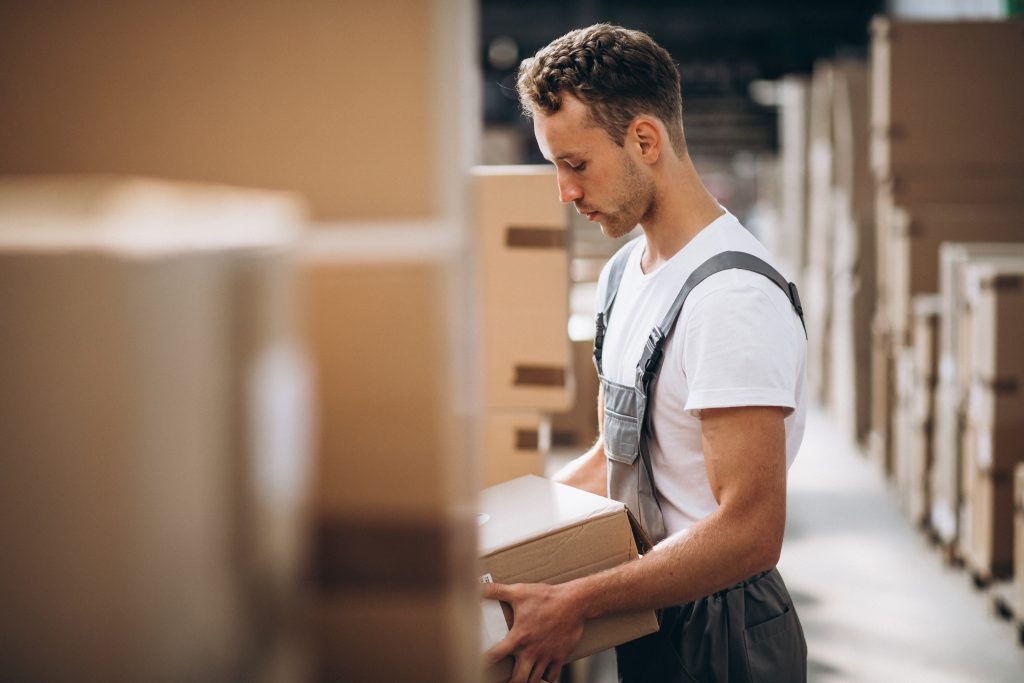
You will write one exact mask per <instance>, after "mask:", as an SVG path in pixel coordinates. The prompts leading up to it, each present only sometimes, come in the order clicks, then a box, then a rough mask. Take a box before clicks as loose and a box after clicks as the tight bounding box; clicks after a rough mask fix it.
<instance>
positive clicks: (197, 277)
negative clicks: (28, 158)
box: [0, 177, 309, 680]
mask: <svg viewBox="0 0 1024 683" xmlns="http://www.w3.org/2000/svg"><path fill="white" fill-rule="evenodd" d="M301 215H302V214H301V206H300V205H299V204H298V203H296V202H295V201H294V199H293V198H290V197H287V196H283V195H275V194H264V193H254V192H251V191H245V190H237V189H232V188H222V187H203V186H198V185H194V184H171V183H164V182H157V181H153V180H147V179H119V178H111V177H104V178H5V179H3V180H2V181H0V263H2V266H0V310H3V311H4V320H5V330H6V332H5V334H4V335H2V338H0V374H2V376H3V377H4V381H3V383H2V385H0V405H2V406H3V411H4V414H5V415H7V416H8V418H9V420H8V421H5V423H4V427H3V428H2V430H0V431H2V432H3V438H4V441H5V444H6V448H7V449H8V450H9V452H11V453H12V454H17V457H15V458H12V459H9V462H8V463H7V465H6V466H5V470H4V476H3V477H2V478H0V511H2V517H0V520H2V521H0V543H2V544H3V546H4V547H5V548H8V549H9V550H11V552H10V553H8V557H7V559H6V560H5V562H4V563H3V565H2V566H0V599H2V602H3V603H4V604H5V605H6V606H7V609H6V610H4V612H3V614H2V615H0V634H2V635H0V637H2V639H3V641H4V643H5V644H6V646H5V648H4V655H3V656H2V657H0V678H14V679H20V678H25V677H38V676H43V677H44V678H74V677H80V676H81V672H82V671H89V672H90V675H92V676H93V677H96V678H104V679H125V680H128V679H131V680H144V679H147V680H149V679H161V678H164V679H166V678H183V679H184V678H188V679H192V680H218V679H224V678H232V677H236V676H237V675H238V672H239V671H241V670H242V668H243V667H245V668H246V670H250V671H252V670H254V669H253V668H252V666H253V662H254V661H255V659H256V657H255V654H254V652H253V651H252V649H251V648H252V646H253V644H254V643H255V642H256V640H257V639H258V638H270V639H272V638H273V631H274V630H275V628H276V626H277V623H278V622H277V616H279V613H278V612H276V610H279V609H281V608H282V606H288V605H290V601H291V600H292V598H293V594H292V591H293V590H294V585H293V584H294V581H295V580H296V578H297V577H296V570H297V565H298V560H299V557H300V555H301V550H302V546H303V543H302V541H303V539H304V535H303V534H302V532H301V528H302V523H303V521H304V518H303V514H304V512H305V493H306V489H305V482H306V477H305V475H306V466H307V465H308V459H307V458H308V451H307V448H306V446H307V444H308V440H309V434H308V425H307V423H306V422H305V418H306V415H307V413H308V397H307V396H306V394H305V391H306V388H307V385H308V377H307V376H306V375H305V374H304V372H303V364H302V358H301V352H300V350H299V349H298V347H297V342H296V338H295V332H294V324H293V320H292V318H291V313H292V308H291V301H292V300H291V296H290V293H289V287H290V283H289V280H290V256H291V250H290V240H291V238H292V237H294V235H295V234H296V232H297V230H298V221H299V220H300V218H301ZM282 444H283V445H282ZM168 539H173V543H168ZM268 642H269V641H268Z"/></svg>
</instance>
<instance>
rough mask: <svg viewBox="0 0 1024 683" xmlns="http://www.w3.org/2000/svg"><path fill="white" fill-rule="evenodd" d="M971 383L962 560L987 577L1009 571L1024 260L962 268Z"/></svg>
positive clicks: (1023, 421)
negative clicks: (968, 328) (967, 310)
mask: <svg viewBox="0 0 1024 683" xmlns="http://www.w3.org/2000/svg"><path fill="white" fill-rule="evenodd" d="M964 278H965V287H966V295H967V297H966V298H967V303H968V306H969V307H970V310H971V333H970V338H971V340H970V345H971V352H972V355H971V368H970V376H971V386H970V393H969V398H968V405H967V428H966V430H965V432H964V440H963V451H964V462H963V481H964V506H963V510H962V513H961V525H962V526H963V527H964V528H965V531H966V532H967V533H966V534H965V539H964V540H965V542H964V543H963V544H962V548H963V550H964V556H965V560H966V561H967V564H968V566H969V567H970V568H971V569H972V570H973V571H974V572H975V573H976V575H977V576H979V577H981V578H982V579H984V580H990V579H996V578H1010V576H1011V575H1012V571H1013V567H1012V564H1013V472H1014V468H1015V467H1016V465H1017V463H1019V462H1022V461H1024V353H1022V351H1021V347H1020V339H1021V338H1022V337H1024V318H1022V317H1021V315H1020V312H1021V311H1022V310H1024V260H1021V261H1019V262H1018V263H1016V264H1005V263H1004V264H997V263H991V262H989V263H984V262H982V263H976V264H971V265H968V266H967V267H966V269H965V272H964Z"/></svg>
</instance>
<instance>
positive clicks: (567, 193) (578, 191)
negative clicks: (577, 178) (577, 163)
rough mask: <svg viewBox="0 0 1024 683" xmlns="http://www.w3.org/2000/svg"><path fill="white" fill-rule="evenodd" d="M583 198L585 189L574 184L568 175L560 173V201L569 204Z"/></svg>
mask: <svg viewBox="0 0 1024 683" xmlns="http://www.w3.org/2000/svg"><path fill="white" fill-rule="evenodd" d="M582 198H583V189H582V188H581V187H580V186H579V184H578V183H576V182H574V181H573V179H572V178H567V177H566V174H564V173H561V172H559V173H558V199H559V201H561V202H563V203H566V204H568V203H569V202H575V201H578V200H580V199H582Z"/></svg>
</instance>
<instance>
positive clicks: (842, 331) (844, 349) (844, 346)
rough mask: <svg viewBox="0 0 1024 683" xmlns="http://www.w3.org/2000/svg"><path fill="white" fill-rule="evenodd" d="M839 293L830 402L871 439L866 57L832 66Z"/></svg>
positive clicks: (871, 236) (859, 438) (859, 434)
mask: <svg viewBox="0 0 1024 683" xmlns="http://www.w3.org/2000/svg"><path fill="white" fill-rule="evenodd" d="M832 116H833V122H832V156H833V174H834V183H833V186H832V201H831V210H832V231H833V239H832V244H833V252H832V257H831V263H832V266H831V284H832V298H831V302H830V305H829V309H830V316H831V319H830V325H829V332H828V339H829V342H828V344H829V364H828V368H829V380H828V382H827V385H828V389H829V391H828V401H827V402H828V405H829V407H830V409H831V412H832V414H833V415H834V416H835V417H836V419H837V421H838V422H839V424H840V426H841V427H842V428H843V430H844V431H845V432H846V433H847V434H848V435H849V436H850V437H851V438H852V439H853V440H854V441H855V442H857V443H863V442H864V441H865V440H866V439H867V436H868V431H869V428H870V423H871V420H870V411H871V335H870V330H871V320H872V317H873V316H874V312H875V299H876V292H875V279H876V276H875V228H874V185H873V183H872V179H871V173H870V166H869V164H868V156H867V150H868V127H867V124H868V73H867V66H866V65H865V64H864V63H863V62H859V61H855V60H840V61H837V62H835V64H834V65H833V67H832Z"/></svg>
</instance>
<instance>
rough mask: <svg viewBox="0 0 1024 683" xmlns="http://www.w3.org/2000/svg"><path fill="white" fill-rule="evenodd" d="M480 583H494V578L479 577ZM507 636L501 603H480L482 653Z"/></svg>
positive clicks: (482, 601)
mask: <svg viewBox="0 0 1024 683" xmlns="http://www.w3.org/2000/svg"><path fill="white" fill-rule="evenodd" d="M480 583H494V577H492V576H491V575H490V574H484V575H483V576H481V577H480ZM507 635H508V622H506V621H505V612H504V611H503V610H502V609H501V603H500V602H498V601H497V600H481V601H480V642H481V645H482V647H483V652H487V651H488V650H490V649H491V648H492V647H494V646H495V645H497V644H498V643H500V642H501V640H502V639H503V638H504V637H505V636H507Z"/></svg>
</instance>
